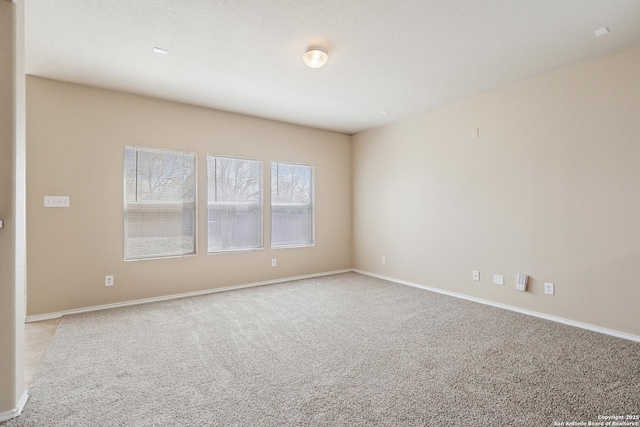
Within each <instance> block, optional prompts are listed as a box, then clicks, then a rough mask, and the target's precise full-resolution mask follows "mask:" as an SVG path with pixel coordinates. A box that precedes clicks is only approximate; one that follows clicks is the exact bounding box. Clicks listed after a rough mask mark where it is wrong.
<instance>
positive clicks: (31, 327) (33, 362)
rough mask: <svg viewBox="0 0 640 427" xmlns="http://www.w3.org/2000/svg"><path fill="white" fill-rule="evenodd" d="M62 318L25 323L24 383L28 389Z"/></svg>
mask: <svg viewBox="0 0 640 427" xmlns="http://www.w3.org/2000/svg"><path fill="white" fill-rule="evenodd" d="M61 320H62V318H59V319H51V320H43V321H40V322H32V323H25V325H24V341H25V342H24V353H25V362H24V377H25V378H24V381H25V386H26V387H27V388H28V387H29V384H31V380H32V379H33V374H35V373H36V370H37V369H38V366H40V362H42V358H43V357H44V353H45V352H46V351H47V347H49V343H50V342H51V338H53V334H55V333H56V329H57V328H58V324H60V321H61Z"/></svg>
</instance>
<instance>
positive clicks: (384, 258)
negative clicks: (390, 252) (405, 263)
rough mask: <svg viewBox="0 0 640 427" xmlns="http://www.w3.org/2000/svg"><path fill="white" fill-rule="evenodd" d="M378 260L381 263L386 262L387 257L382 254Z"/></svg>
mask: <svg viewBox="0 0 640 427" xmlns="http://www.w3.org/2000/svg"><path fill="white" fill-rule="evenodd" d="M380 262H382V263H383V264H386V263H387V258H386V257H385V256H384V255H383V256H382V259H381V260H380Z"/></svg>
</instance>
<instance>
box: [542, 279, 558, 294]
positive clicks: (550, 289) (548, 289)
mask: <svg viewBox="0 0 640 427" xmlns="http://www.w3.org/2000/svg"><path fill="white" fill-rule="evenodd" d="M555 291H556V286H555V285H554V284H553V283H548V282H545V284H544V293H545V294H547V295H555Z"/></svg>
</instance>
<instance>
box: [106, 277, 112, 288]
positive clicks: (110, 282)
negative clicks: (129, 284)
mask: <svg viewBox="0 0 640 427" xmlns="http://www.w3.org/2000/svg"><path fill="white" fill-rule="evenodd" d="M104 285H105V286H113V276H104Z"/></svg>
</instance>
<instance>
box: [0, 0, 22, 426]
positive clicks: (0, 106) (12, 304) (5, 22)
mask: <svg viewBox="0 0 640 427" xmlns="http://www.w3.org/2000/svg"><path fill="white" fill-rule="evenodd" d="M23 22H24V9H23V3H22V2H18V3H17V4H13V3H10V2H8V1H0V64H1V65H0V219H3V220H4V228H2V229H0V421H1V420H3V419H6V418H8V417H11V416H13V415H15V412H14V411H15V410H16V409H17V406H18V402H19V400H20V398H21V396H22V394H23V391H24V380H23V375H24V374H23V355H24V347H23V345H24V343H23V339H24V337H23V335H24V323H23V322H24V258H25V256H24V244H25V235H24V219H25V218H24V90H23V89H24V78H23V77H22V76H23V72H22V70H23V66H22V65H23V62H24V60H23V52H24V49H23V32H24V28H23V27H24V26H23Z"/></svg>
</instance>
